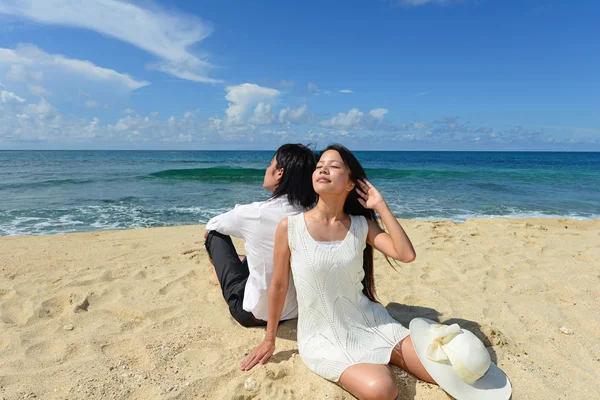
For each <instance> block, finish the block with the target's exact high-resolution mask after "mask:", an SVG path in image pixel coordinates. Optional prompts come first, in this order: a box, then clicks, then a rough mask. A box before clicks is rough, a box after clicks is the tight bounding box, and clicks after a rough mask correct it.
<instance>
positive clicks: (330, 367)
mask: <svg viewBox="0 0 600 400" xmlns="http://www.w3.org/2000/svg"><path fill="white" fill-rule="evenodd" d="M350 219H351V221H352V222H351V225H350V230H349V231H348V234H347V236H346V238H345V239H344V240H343V242H342V243H341V245H339V246H338V247H336V248H334V249H328V248H325V247H323V246H319V245H318V244H317V242H316V241H315V240H314V239H313V238H312V237H311V236H310V234H309V232H308V229H307V227H306V222H305V220H304V213H301V214H297V215H294V216H291V217H288V241H289V246H290V251H291V259H290V263H291V269H292V275H293V278H294V279H293V280H294V285H295V287H296V292H297V297H298V351H299V353H300V357H302V360H303V361H304V363H305V364H306V366H307V367H308V368H310V369H311V370H312V371H313V372H315V373H317V374H319V375H321V376H322V377H323V378H325V379H329V380H331V381H334V382H337V381H338V380H339V379H340V375H342V373H343V372H344V370H345V369H346V368H348V367H350V366H352V365H355V364H361V363H371V364H387V363H389V362H390V358H391V354H392V350H393V349H394V347H395V346H396V344H398V343H399V342H400V341H401V340H402V339H404V338H405V337H406V336H408V335H409V331H408V329H406V328H405V327H403V326H402V325H401V324H400V323H399V322H397V321H396V320H394V319H393V318H392V317H391V316H390V315H389V314H388V312H387V310H386V309H385V307H383V306H382V305H381V304H379V303H375V302H372V301H370V300H369V299H368V298H367V297H366V296H365V295H364V294H363V292H362V290H363V285H362V280H363V278H364V271H363V250H364V249H365V246H366V240H367V233H368V230H369V227H368V224H367V220H366V219H365V218H364V217H362V216H350Z"/></svg>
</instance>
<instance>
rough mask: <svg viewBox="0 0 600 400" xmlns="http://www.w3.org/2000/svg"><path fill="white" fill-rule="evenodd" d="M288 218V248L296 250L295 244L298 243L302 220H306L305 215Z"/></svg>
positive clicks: (300, 214)
mask: <svg viewBox="0 0 600 400" xmlns="http://www.w3.org/2000/svg"><path fill="white" fill-rule="evenodd" d="M287 218H288V246H290V249H293V248H294V243H296V242H297V241H298V234H299V232H298V230H299V229H300V228H301V227H302V226H301V224H300V222H302V220H300V218H304V213H299V214H296V215H290V216H288V217H287Z"/></svg>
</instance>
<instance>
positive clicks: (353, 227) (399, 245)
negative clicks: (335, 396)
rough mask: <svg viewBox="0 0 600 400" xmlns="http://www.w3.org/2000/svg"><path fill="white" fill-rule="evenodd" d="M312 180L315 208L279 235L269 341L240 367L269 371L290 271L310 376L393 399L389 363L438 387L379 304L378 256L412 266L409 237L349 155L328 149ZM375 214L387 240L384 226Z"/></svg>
mask: <svg viewBox="0 0 600 400" xmlns="http://www.w3.org/2000/svg"><path fill="white" fill-rule="evenodd" d="M312 182H313V187H314V189H315V191H316V193H317V195H318V196H319V199H318V202H317V205H316V206H315V207H314V208H313V209H312V210H310V211H307V212H304V213H302V214H298V215H295V216H290V217H288V218H286V219H283V220H282V221H281V223H280V224H279V226H278V227H277V231H276V235H275V249H274V263H275V265H274V273H273V279H272V281H271V286H270V294H269V310H268V312H269V318H268V324H267V331H266V336H265V339H264V341H263V342H262V343H261V344H260V345H259V346H258V347H257V348H256V349H255V350H254V351H253V352H252V353H251V354H250V355H249V356H248V357H246V359H245V360H244V361H243V363H242V366H241V369H242V370H243V371H247V370H249V369H251V368H252V367H254V366H255V365H256V364H257V363H261V364H264V363H265V362H266V361H267V360H268V359H269V358H270V357H271V355H272V354H273V352H274V350H275V337H276V331H277V326H278V321H279V315H280V313H281V310H282V305H283V300H284V299H285V295H286V292H287V290H288V287H289V282H290V271H291V273H292V274H293V277H294V285H295V288H296V292H297V297H298V312H299V317H298V350H299V353H300V356H301V357H302V360H303V361H304V363H305V364H306V365H307V366H308V368H310V369H311V370H312V371H314V372H316V373H317V374H319V375H321V376H322V377H324V378H326V379H328V380H331V381H333V382H337V383H338V384H339V385H340V386H342V387H343V388H344V389H346V390H347V391H349V392H350V393H352V394H353V395H354V396H356V397H358V398H360V399H393V398H396V396H397V394H398V388H397V386H396V380H395V379H394V375H393V373H392V371H391V369H390V367H389V366H388V364H389V363H392V364H394V365H397V366H399V367H400V368H402V369H404V370H406V371H408V372H410V373H411V374H413V375H415V376H416V377H418V378H420V379H423V380H425V381H427V382H432V383H433V382H434V381H433V379H432V378H431V376H430V375H429V373H427V371H426V370H425V368H424V367H423V365H422V364H421V362H420V361H419V358H418V356H417V354H416V352H415V350H414V347H413V344H412V340H411V338H410V336H409V331H408V329H406V328H405V327H403V326H402V325H401V324H400V323H399V322H397V321H396V320H394V319H393V318H392V317H391V316H390V315H389V314H388V313H387V311H386V309H385V308H384V307H383V306H382V305H381V304H380V303H378V302H377V301H376V299H375V285H374V280H373V248H375V249H377V250H379V251H381V252H382V253H383V254H385V255H386V256H389V257H392V258H394V259H396V260H398V261H401V262H405V263H409V262H411V261H413V260H414V259H415V250H414V248H413V246H412V244H411V242H410V239H409V238H408V236H407V235H406V233H405V232H404V230H403V229H402V227H401V226H400V224H399V223H398V221H397V220H396V218H395V217H394V215H393V214H392V212H391V211H390V209H389V207H388V206H387V204H386V202H385V201H384V199H383V197H382V196H381V194H380V193H379V191H377V189H376V188H375V187H374V186H373V185H371V184H370V183H369V182H368V181H367V180H366V176H365V171H364V169H363V168H362V166H361V165H360V163H359V162H358V160H357V159H356V157H354V155H353V154H352V153H351V152H350V151H349V150H348V149H346V148H345V147H343V146H340V145H331V146H329V147H327V148H326V149H325V151H324V152H323V153H322V154H321V157H320V159H319V161H318V163H317V167H316V169H315V171H314V173H313V175H312ZM375 211H377V213H379V215H380V217H381V220H382V221H383V223H384V225H385V226H386V228H387V230H388V232H389V234H388V233H386V232H384V231H383V229H381V227H380V226H379V225H378V223H377V221H376V218H375Z"/></svg>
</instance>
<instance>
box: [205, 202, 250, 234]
mask: <svg viewBox="0 0 600 400" xmlns="http://www.w3.org/2000/svg"><path fill="white" fill-rule="evenodd" d="M240 207H241V206H239V205H237V206H235V208H234V209H233V210H230V211H227V212H226V213H224V214H220V215H217V216H216V217H214V218H212V219H211V220H210V221H208V223H207V224H206V230H207V231H217V232H219V233H221V234H223V235H229V236H235V237H242V233H241V230H240V224H239V221H238V215H239V212H240Z"/></svg>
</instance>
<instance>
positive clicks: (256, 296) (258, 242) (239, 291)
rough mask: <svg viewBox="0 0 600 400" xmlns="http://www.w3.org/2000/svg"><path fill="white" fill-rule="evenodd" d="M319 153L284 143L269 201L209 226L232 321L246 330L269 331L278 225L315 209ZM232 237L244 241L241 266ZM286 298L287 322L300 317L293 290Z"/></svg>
mask: <svg viewBox="0 0 600 400" xmlns="http://www.w3.org/2000/svg"><path fill="white" fill-rule="evenodd" d="M315 164H316V159H315V154H314V152H313V151H312V150H311V149H309V148H308V147H306V146H303V145H301V144H291V143H288V144H284V145H282V146H281V147H279V148H278V149H277V151H276V152H275V156H274V157H273V159H272V160H271V163H270V165H269V167H268V168H267V170H266V171H265V177H264V180H263V187H264V188H265V189H266V190H268V191H269V192H271V193H272V194H271V196H270V197H269V199H268V200H266V201H259V202H254V203H251V204H243V205H237V206H236V207H235V208H234V209H233V210H230V211H228V212H226V213H224V214H221V215H217V216H216V217H214V218H213V219H211V220H210V221H208V224H206V230H207V233H206V235H205V236H204V237H205V238H206V242H205V247H206V250H207V252H208V255H209V257H210V260H211V263H212V264H213V266H214V270H215V273H216V275H217V279H218V281H219V284H220V286H221V290H222V292H223V297H224V298H225V301H226V302H227V304H228V306H229V312H230V313H231V316H232V317H233V318H234V319H235V320H236V321H237V322H239V323H240V325H242V326H245V327H254V326H264V325H266V324H267V323H266V320H267V317H268V312H267V308H268V302H269V296H268V290H269V282H270V281H271V276H272V274H273V243H274V240H275V230H276V229H277V224H279V222H280V221H281V220H282V219H283V218H285V217H287V216H290V215H294V214H297V213H299V212H302V211H304V210H307V209H308V208H310V207H312V206H313V205H314V204H315V201H316V194H315V192H314V190H313V188H312V183H311V172H312V171H313V170H314V168H315ZM230 236H235V237H239V238H243V239H244V242H245V249H246V254H247V257H246V258H245V259H244V260H243V261H242V260H240V259H239V257H238V254H237V252H236V250H235V247H234V246H233V242H232V241H231V238H230ZM290 289H291V290H290V291H289V292H288V293H287V296H286V297H284V298H283V299H282V305H281V309H280V314H279V316H278V317H280V318H281V319H282V320H286V319H292V318H296V317H297V315H298V306H297V303H296V292H295V290H294V289H293V287H291V288H290Z"/></svg>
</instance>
